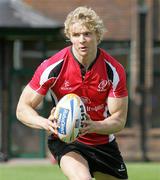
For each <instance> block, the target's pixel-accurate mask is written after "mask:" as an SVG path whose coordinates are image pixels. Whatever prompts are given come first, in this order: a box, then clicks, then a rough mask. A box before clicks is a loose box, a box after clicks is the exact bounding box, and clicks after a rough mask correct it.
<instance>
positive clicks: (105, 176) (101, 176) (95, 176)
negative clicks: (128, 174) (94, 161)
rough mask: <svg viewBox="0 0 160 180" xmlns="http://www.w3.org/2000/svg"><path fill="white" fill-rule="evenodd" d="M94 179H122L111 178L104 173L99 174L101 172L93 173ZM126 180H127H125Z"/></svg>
mask: <svg viewBox="0 0 160 180" xmlns="http://www.w3.org/2000/svg"><path fill="white" fill-rule="evenodd" d="M94 178H95V179H96V180H106V179H107V180H122V179H119V178H116V177H113V176H111V175H109V174H104V173H101V172H95V173H94ZM126 180H127V179H126Z"/></svg>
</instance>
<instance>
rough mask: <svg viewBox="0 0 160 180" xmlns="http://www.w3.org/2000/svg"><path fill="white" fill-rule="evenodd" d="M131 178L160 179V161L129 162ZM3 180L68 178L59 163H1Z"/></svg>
mask: <svg viewBox="0 0 160 180" xmlns="http://www.w3.org/2000/svg"><path fill="white" fill-rule="evenodd" d="M127 167H128V174H129V180H160V163H127ZM0 179H1V180H67V178H66V177H65V176H64V175H63V174H62V173H61V171H60V169H59V167H58V166H57V165H46V164H45V165H6V164H0Z"/></svg>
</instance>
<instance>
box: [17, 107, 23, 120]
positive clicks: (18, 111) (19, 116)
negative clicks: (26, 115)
mask: <svg viewBox="0 0 160 180" xmlns="http://www.w3.org/2000/svg"><path fill="white" fill-rule="evenodd" d="M21 111H22V110H21V108H20V106H19V105H18V106H17V109H16V117H17V119H18V120H19V121H21Z"/></svg>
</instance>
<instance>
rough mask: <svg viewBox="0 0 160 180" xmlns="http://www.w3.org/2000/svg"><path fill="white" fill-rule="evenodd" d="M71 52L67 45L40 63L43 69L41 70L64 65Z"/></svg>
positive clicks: (49, 69)
mask: <svg viewBox="0 0 160 180" xmlns="http://www.w3.org/2000/svg"><path fill="white" fill-rule="evenodd" d="M69 53H70V48H69V47H66V48H64V49H62V50H60V51H58V52H57V53H55V54H54V55H53V56H51V57H49V58H47V59H46V60H44V61H43V62H42V63H41V64H40V66H39V69H41V71H51V70H53V69H55V68H57V67H59V66H62V64H63V62H64V60H65V59H66V57H67V56H68V54H69Z"/></svg>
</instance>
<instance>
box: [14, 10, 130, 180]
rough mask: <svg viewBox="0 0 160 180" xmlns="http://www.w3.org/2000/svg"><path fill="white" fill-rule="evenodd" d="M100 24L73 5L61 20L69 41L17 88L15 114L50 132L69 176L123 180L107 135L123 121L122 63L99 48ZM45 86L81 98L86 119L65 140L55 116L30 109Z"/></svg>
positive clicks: (73, 179) (115, 149)
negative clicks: (73, 138)
mask: <svg viewBox="0 0 160 180" xmlns="http://www.w3.org/2000/svg"><path fill="white" fill-rule="evenodd" d="M103 33H104V25H103V22H102V20H101V19H100V18H99V16H97V14H96V13H95V12H94V11H93V10H92V9H90V8H86V7H79V8H77V9H75V10H74V11H73V12H71V13H70V14H69V15H68V16H67V18H66V21H65V34H66V36H67V37H68V38H69V39H70V41H71V43H72V46H70V47H66V48H65V49H63V50H61V51H60V52H58V53H57V54H55V55H53V56H52V57H51V58H49V59H47V60H45V61H44V62H43V63H42V64H41V65H40V66H39V67H38V68H37V70H36V71H35V74H34V76H33V78H32V80H31V81H30V82H29V83H28V85H27V86H26V87H25V89H24V90H23V92H22V95H21V97H20V100H19V102H18V106H17V118H18V119H19V120H20V121H21V122H22V123H24V124H26V125H27V126H29V127H33V128H39V129H45V130H47V131H50V132H52V135H51V136H50V137H49V140H48V145H49V149H50V151H51V153H52V154H53V155H54V157H55V158H56V159H57V161H58V163H59V165H60V167H61V169H62V171H63V173H64V174H65V175H66V176H67V177H68V179H69V180H91V179H92V177H94V178H95V179H96V180H118V179H127V178H128V176H127V169H126V166H125V164H124V162H123V158H122V156H121V154H120V152H119V149H118V145H117V143H116V140H115V136H114V135H113V134H114V133H116V132H119V131H121V130H122V129H123V128H124V126H125V123H126V116H127V107H128V94H127V89H126V76H125V71H124V68H123V67H122V66H121V65H120V64H119V62H117V61H116V60H115V59H114V58H113V57H111V56H110V55H109V54H108V53H107V52H105V51H104V50H103V49H100V48H98V47H97V46H98V44H99V43H100V41H101V40H102V37H103ZM48 90H50V91H51V93H52V95H53V97H54V100H55V101H56V102H57V101H58V100H59V99H60V98H62V97H63V96H64V95H65V94H68V93H75V94H77V95H79V96H80V97H81V98H82V100H83V102H84V103H85V106H86V110H87V116H86V117H87V120H86V122H85V126H84V127H83V128H82V129H81V136H80V137H79V138H78V139H77V140H76V141H75V142H74V143H71V144H65V143H64V142H62V141H60V140H59V139H58V138H57V136H56V134H57V124H56V120H54V119H53V118H52V115H53V113H54V110H52V112H51V116H50V117H49V118H48V119H46V118H44V117H41V116H40V115H39V114H38V113H37V112H36V110H35V108H36V107H37V106H38V104H39V103H40V102H41V101H42V100H43V97H44V96H45V95H46V93H47V91H48Z"/></svg>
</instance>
